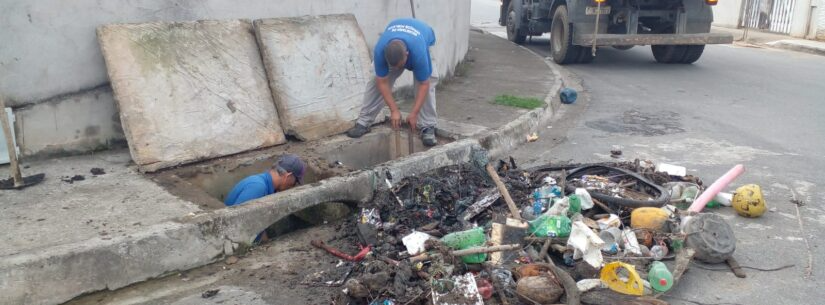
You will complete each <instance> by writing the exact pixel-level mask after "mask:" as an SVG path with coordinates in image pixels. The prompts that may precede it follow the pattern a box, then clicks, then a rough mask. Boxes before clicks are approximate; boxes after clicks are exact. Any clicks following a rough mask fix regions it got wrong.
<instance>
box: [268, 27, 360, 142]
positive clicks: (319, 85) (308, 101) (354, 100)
mask: <svg viewBox="0 0 825 305" xmlns="http://www.w3.org/2000/svg"><path fill="white" fill-rule="evenodd" d="M255 31H256V32H257V36H258V40H259V44H260V46H261V53H262V56H263V58H264V64H265V65H266V72H267V77H268V78H269V85H270V88H271V89H272V94H273V97H274V99H275V105H276V106H277V108H278V114H279V115H280V116H281V124H282V126H283V127H284V130H285V131H286V133H287V134H291V135H294V136H296V137H297V138H299V139H301V140H305V141H307V140H314V139H319V138H323V137H326V136H329V135H334V134H339V133H342V132H344V131H346V130H347V129H348V128H350V127H352V124H353V123H354V121H355V119H356V118H357V117H358V113H359V112H360V110H361V103H362V102H363V98H364V92H365V90H366V84H367V81H368V80H369V79H370V78H372V77H373V75H372V69H371V60H370V55H369V49H368V48H367V43H366V41H365V40H364V34H363V33H361V29H360V28H359V27H358V22H357V21H356V20H355V17H354V16H353V15H325V16H306V17H296V18H273V19H263V20H256V21H255Z"/></svg>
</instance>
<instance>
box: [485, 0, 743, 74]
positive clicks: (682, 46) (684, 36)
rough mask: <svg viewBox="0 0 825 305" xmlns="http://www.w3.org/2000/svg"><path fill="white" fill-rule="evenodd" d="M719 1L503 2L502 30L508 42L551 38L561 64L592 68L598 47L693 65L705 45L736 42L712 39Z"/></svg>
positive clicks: (723, 35)
mask: <svg viewBox="0 0 825 305" xmlns="http://www.w3.org/2000/svg"><path fill="white" fill-rule="evenodd" d="M717 2H718V0H501V8H500V14H499V25H501V26H504V27H505V28H506V30H507V38H508V39H509V40H510V41H512V42H515V43H518V44H523V43H524V42H525V40H526V38H527V37H528V36H541V35H542V34H544V33H550V54H551V57H552V59H553V61H554V62H556V63H558V64H562V65H564V64H572V63H589V62H591V61H593V57H594V56H595V54H596V49H597V48H599V47H607V46H610V47H614V48H617V49H620V50H627V49H630V48H632V47H633V46H644V45H650V46H651V49H652V51H653V57H654V58H655V59H656V61H657V62H660V63H668V64H691V63H693V62H695V61H697V60H698V59H699V57H701V56H702V53H703V52H704V50H705V45H706V44H729V43H732V42H733V36H732V35H731V34H728V33H711V32H710V24H711V22H713V13H712V11H711V8H712V7H713V6H714V5H716V4H717Z"/></svg>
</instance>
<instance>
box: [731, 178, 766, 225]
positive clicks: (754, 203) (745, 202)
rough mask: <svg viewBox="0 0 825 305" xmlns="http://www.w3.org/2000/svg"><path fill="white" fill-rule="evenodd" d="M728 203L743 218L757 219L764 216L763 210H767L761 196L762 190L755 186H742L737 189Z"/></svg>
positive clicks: (763, 198)
mask: <svg viewBox="0 0 825 305" xmlns="http://www.w3.org/2000/svg"><path fill="white" fill-rule="evenodd" d="M730 202H731V205H732V206H733V209H734V210H736V213H738V214H739V215H742V216H745V217H754V218H755V217H759V216H762V214H765V210H767V206H766V205H765V197H763V196H762V188H760V187H759V186H758V185H756V184H748V185H743V186H740V187H739V188H737V189H736V192H735V193H733V197H732V200H731V201H730Z"/></svg>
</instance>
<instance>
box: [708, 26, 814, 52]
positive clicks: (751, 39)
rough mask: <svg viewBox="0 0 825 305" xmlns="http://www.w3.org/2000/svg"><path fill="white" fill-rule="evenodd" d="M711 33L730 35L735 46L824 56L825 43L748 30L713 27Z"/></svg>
mask: <svg viewBox="0 0 825 305" xmlns="http://www.w3.org/2000/svg"><path fill="white" fill-rule="evenodd" d="M712 31H713V32H721V33H731V34H733V40H734V43H735V44H752V45H760V46H767V47H772V48H777V49H784V50H791V51H797V52H805V53H811V54H816V55H825V41H818V40H810V39H800V38H794V37H791V36H788V35H781V34H776V33H768V32H762V31H759V30H752V29H751V30H748V31H747V36H746V34H745V30H744V29H731V28H725V27H713V28H712Z"/></svg>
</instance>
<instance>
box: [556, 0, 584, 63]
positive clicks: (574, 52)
mask: <svg viewBox="0 0 825 305" xmlns="http://www.w3.org/2000/svg"><path fill="white" fill-rule="evenodd" d="M552 22H553V23H552V24H551V25H550V55H551V56H552V57H553V61H555V62H556V63H557V64H560V65H564V64H569V63H574V62H577V61H579V56H580V55H581V49H582V48H581V47H579V46H574V45H573V34H572V33H571V31H570V22H569V19H568V18H567V6H566V5H564V4H562V5H559V6H557V7H556V10H555V12H553V21H552Z"/></svg>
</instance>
